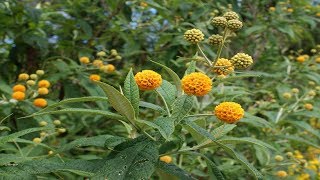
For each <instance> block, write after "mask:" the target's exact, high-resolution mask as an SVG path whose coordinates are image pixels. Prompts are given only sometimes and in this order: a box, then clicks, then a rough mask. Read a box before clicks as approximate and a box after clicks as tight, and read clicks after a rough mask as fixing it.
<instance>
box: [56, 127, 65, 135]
mask: <svg viewBox="0 0 320 180" xmlns="http://www.w3.org/2000/svg"><path fill="white" fill-rule="evenodd" d="M57 131H58V133H61V134H62V133H65V132H67V130H66V129H65V128H59V129H58V130H57Z"/></svg>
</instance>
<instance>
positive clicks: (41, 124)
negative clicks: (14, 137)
mask: <svg viewBox="0 0 320 180" xmlns="http://www.w3.org/2000/svg"><path fill="white" fill-rule="evenodd" d="M47 125H48V123H47V122H46V121H40V122H39V126H47Z"/></svg>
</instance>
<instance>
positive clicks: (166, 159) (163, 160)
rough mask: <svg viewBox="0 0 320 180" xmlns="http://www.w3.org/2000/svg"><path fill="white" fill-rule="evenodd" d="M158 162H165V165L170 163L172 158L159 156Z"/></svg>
mask: <svg viewBox="0 0 320 180" xmlns="http://www.w3.org/2000/svg"><path fill="white" fill-rule="evenodd" d="M160 161H162V162H165V163H167V164H169V163H171V162H172V157H171V156H161V157H160Z"/></svg>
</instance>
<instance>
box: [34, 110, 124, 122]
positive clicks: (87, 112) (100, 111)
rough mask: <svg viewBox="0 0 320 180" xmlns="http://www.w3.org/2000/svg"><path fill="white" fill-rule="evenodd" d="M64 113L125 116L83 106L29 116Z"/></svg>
mask: <svg viewBox="0 0 320 180" xmlns="http://www.w3.org/2000/svg"><path fill="white" fill-rule="evenodd" d="M64 113H78V114H95V115H103V116H105V117H107V118H111V119H115V120H124V119H125V118H124V117H123V116H121V115H119V114H115V113H112V112H108V111H102V110H95V109H83V108H66V109H61V110H56V111H48V112H42V113H35V114H32V115H30V117H35V116H42V115H46V114H64Z"/></svg>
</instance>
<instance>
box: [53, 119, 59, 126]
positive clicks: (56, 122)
mask: <svg viewBox="0 0 320 180" xmlns="http://www.w3.org/2000/svg"><path fill="white" fill-rule="evenodd" d="M53 124H54V125H56V126H59V125H61V121H60V120H58V119H57V120H54V121H53Z"/></svg>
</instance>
